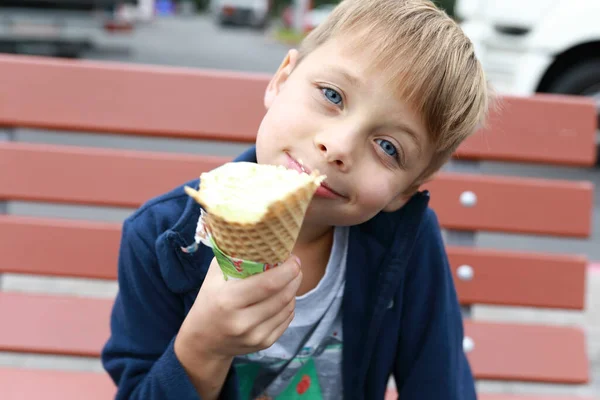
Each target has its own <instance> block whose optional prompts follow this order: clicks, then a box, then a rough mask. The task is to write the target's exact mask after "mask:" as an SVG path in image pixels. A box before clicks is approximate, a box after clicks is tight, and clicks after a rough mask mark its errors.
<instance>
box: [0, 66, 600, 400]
mask: <svg viewBox="0 0 600 400" xmlns="http://www.w3.org/2000/svg"><path fill="white" fill-rule="evenodd" d="M0 74H1V75H2V76H3V77H5V79H3V85H2V94H1V95H0V127H2V132H4V138H5V139H7V140H4V141H0V201H5V202H8V201H26V202H42V203H51V204H66V205H87V206H111V207H128V208H135V207H138V206H139V205H140V204H141V203H142V202H144V201H145V200H147V199H149V198H151V197H153V196H155V195H158V194H160V193H162V192H164V191H167V190H169V189H171V188H172V187H174V186H176V185H179V184H181V183H183V182H184V181H186V180H188V179H193V178H194V177H196V176H198V174H199V173H200V172H201V171H205V170H208V169H210V168H213V167H215V166H217V165H219V164H221V163H223V162H225V161H227V160H228V159H229V158H228V157H222V156H214V155H209V154H202V155H193V154H177V153H172V152H171V153H169V152H151V151H141V150H124V149H114V148H92V147H81V146H76V145H50V144H43V143H25V142H18V141H15V140H11V139H14V134H13V133H14V130H13V129H14V128H23V127H26V128H40V129H48V130H57V131H73V132H75V133H73V135H75V136H74V137H76V135H77V134H78V133H77V132H87V133H96V132H98V133H108V134H120V135H127V136H133V137H139V138H140V140H141V138H142V137H154V138H157V137H164V138H177V139H190V140H208V141H221V142H226V143H238V144H239V143H251V142H252V141H253V139H254V133H255V131H256V129H257V127H258V124H259V122H260V119H261V117H262V115H263V113H264V110H263V107H262V96H263V90H264V88H265V85H266V83H267V80H268V78H269V77H268V76H264V75H249V74H242V73H224V72H217V71H198V70H189V69H183V68H163V67H151V66H133V65H121V64H115V63H100V62H85V61H65V60H53V59H43V58H34V57H18V56H1V57H0ZM595 118H596V109H595V106H594V104H593V103H591V102H589V101H587V100H585V99H581V98H567V97H550V96H542V95H540V96H536V97H534V98H513V97H506V98H504V106H503V111H502V112H501V113H500V114H495V115H494V117H493V118H492V120H491V126H490V128H489V130H487V131H485V132H479V133H478V134H477V135H476V136H474V137H472V138H471V139H469V140H468V141H467V142H466V143H465V144H464V145H463V146H462V147H461V148H460V150H459V151H458V152H457V158H458V159H460V160H461V161H462V162H472V163H477V162H478V161H483V160H495V161H502V162H524V163H543V164H554V165H563V166H581V167H591V166H592V165H593V164H594V158H595V152H594V135H595ZM471 167H472V166H469V168H471ZM427 188H428V189H429V190H430V191H431V192H432V207H433V208H434V209H435V210H436V212H437V213H438V215H439V218H440V221H441V224H442V225H443V227H444V228H445V229H446V230H447V233H448V253H449V256H450V261H451V264H452V270H453V272H454V276H455V281H456V285H457V288H458V292H459V296H460V301H461V303H462V305H463V306H465V325H466V338H465V350H466V351H468V357H469V359H470V361H471V363H472V367H473V370H474V373H475V375H476V378H477V379H479V380H501V381H515V382H521V381H526V382H547V383H561V384H569V385H573V387H576V386H578V385H583V384H586V383H587V382H588V381H589V380H590V372H589V369H588V362H589V360H588V355H587V353H586V337H585V334H584V331H583V327H581V326H559V325H548V324H544V325H542V324H538V323H533V322H532V323H528V324H524V323H517V322H515V323H501V322H493V321H487V320H478V319H474V318H472V317H471V316H470V315H469V312H468V311H469V307H470V306H473V305H480V304H487V305H503V306H511V307H512V306H515V307H533V308H547V309H553V310H554V309H566V310H574V311H577V310H584V309H585V290H586V289H585V288H586V266H587V263H588V261H587V259H586V258H585V257H583V256H579V255H572V254H556V253H550V252H548V253H530V252H523V251H501V250H497V249H487V248H479V247H477V246H473V241H474V234H475V233H476V232H482V231H492V232H505V233H511V232H515V233H521V234H532V235H548V236H558V237H565V238H567V237H570V238H578V239H582V240H585V238H586V237H588V236H589V235H590V232H591V220H592V211H593V200H592V197H593V190H594V188H593V187H592V185H591V184H590V183H588V182H574V181H559V180H549V179H548V180H547V179H532V178H522V177H509V176H490V175H483V174H479V173H468V172H462V171H456V170H455V171H452V170H448V171H444V172H443V173H441V174H440V175H439V176H438V177H437V178H436V179H435V180H434V181H433V182H431V183H430V184H429V185H428V187H427ZM0 204H1V203H0ZM5 211H6V210H5ZM120 229H121V226H120V224H119V223H115V222H105V221H94V220H81V219H69V218H48V217H36V216H27V215H14V214H12V215H11V214H6V213H5V214H3V215H0V273H5V274H7V273H10V274H24V275H42V276H53V277H70V278H73V277H75V278H87V279H98V280H103V281H113V280H115V279H116V266H117V251H118V246H119V239H120ZM83 260H85V262H83ZM111 305H112V301H111V300H110V299H98V298H91V297H89V298H86V297H81V296H69V295H56V294H38V293H36V294H30V293H17V292H11V291H0V321H1V323H2V328H1V329H0V351H3V352H12V353H24V354H30V353H36V354H45V355H48V354H50V355H66V356H78V357H98V356H99V353H100V350H101V348H102V346H103V344H104V343H105V341H106V339H107V337H108V335H109V324H108V320H109V314H110V310H111ZM0 388H1V389H0V390H1V392H2V399H3V400H13V399H17V398H18V399H20V400H21V399H33V398H38V397H39V395H40V393H43V394H44V398H45V399H61V400H75V399H82V398H85V399H90V400H95V399H108V398H110V397H112V395H113V394H114V392H115V389H114V387H113V385H112V382H111V381H110V380H109V378H108V377H107V376H106V375H105V374H103V373H95V372H72V371H66V370H54V369H50V370H48V369H36V368H15V367H11V366H4V367H1V368H0ZM7 393H8V394H7ZM389 395H390V397H393V396H394V393H393V391H390V393H389ZM53 396H54V397H53ZM521 398H524V399H527V398H529V397H526V396H525V397H522V396H516V395H515V396H513V395H494V394H487V395H486V394H485V393H483V394H482V395H481V399H484V400H508V399H511V400H513V399H521ZM535 399H537V400H541V399H544V400H547V399H552V397H543V396H542V397H535ZM563 400H566V398H564V399H563Z"/></svg>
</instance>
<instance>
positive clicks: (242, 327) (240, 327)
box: [228, 321, 248, 337]
mask: <svg viewBox="0 0 600 400" xmlns="http://www.w3.org/2000/svg"><path fill="white" fill-rule="evenodd" d="M228 332H229V334H230V335H231V336H233V337H241V336H244V335H245V334H246V333H247V332H248V327H247V326H246V324H244V323H243V322H242V321H233V322H232V323H231V324H230V325H229V330H228Z"/></svg>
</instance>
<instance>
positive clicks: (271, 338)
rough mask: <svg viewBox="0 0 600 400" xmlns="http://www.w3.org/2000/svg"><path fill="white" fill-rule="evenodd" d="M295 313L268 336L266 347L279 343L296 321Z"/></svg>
mask: <svg viewBox="0 0 600 400" xmlns="http://www.w3.org/2000/svg"><path fill="white" fill-rule="evenodd" d="M294 317H295V312H292V313H291V314H290V315H289V316H288V317H287V318H286V319H285V320H284V321H283V322H281V323H280V324H279V325H277V326H276V327H275V328H274V329H273V330H272V331H271V333H270V334H269V335H268V336H267V339H266V340H265V343H264V346H265V347H271V346H272V345H273V343H275V342H276V341H277V339H279V338H280V337H281V335H283V334H284V333H285V331H286V329H287V328H288V327H289V326H290V324H291V323H292V321H293V320H294Z"/></svg>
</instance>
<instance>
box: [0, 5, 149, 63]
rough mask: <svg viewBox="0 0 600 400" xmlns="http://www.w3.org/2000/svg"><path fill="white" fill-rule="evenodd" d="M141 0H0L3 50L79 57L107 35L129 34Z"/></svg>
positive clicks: (0, 45) (0, 39) (0, 41)
mask: <svg viewBox="0 0 600 400" xmlns="http://www.w3.org/2000/svg"><path fill="white" fill-rule="evenodd" d="M138 1H139V0H0V52H8V53H19V54H21V53H25V54H37V55H48V56H60V57H79V56H80V55H81V54H82V53H84V52H85V51H86V50H87V49H89V48H91V47H93V45H94V41H95V40H96V39H97V38H98V37H101V36H102V35H105V34H106V32H111V33H112V34H125V35H127V34H129V33H130V32H131V31H132V30H133V29H134V21H133V20H131V19H130V18H129V16H128V15H127V14H126V13H125V11H126V9H125V7H126V6H127V7H135V6H137V4H138Z"/></svg>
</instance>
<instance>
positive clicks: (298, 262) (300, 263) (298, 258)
mask: <svg viewBox="0 0 600 400" xmlns="http://www.w3.org/2000/svg"><path fill="white" fill-rule="evenodd" d="M292 257H293V258H294V260H295V261H296V264H298V267H301V266H302V261H300V257H298V256H297V255H292Z"/></svg>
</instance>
